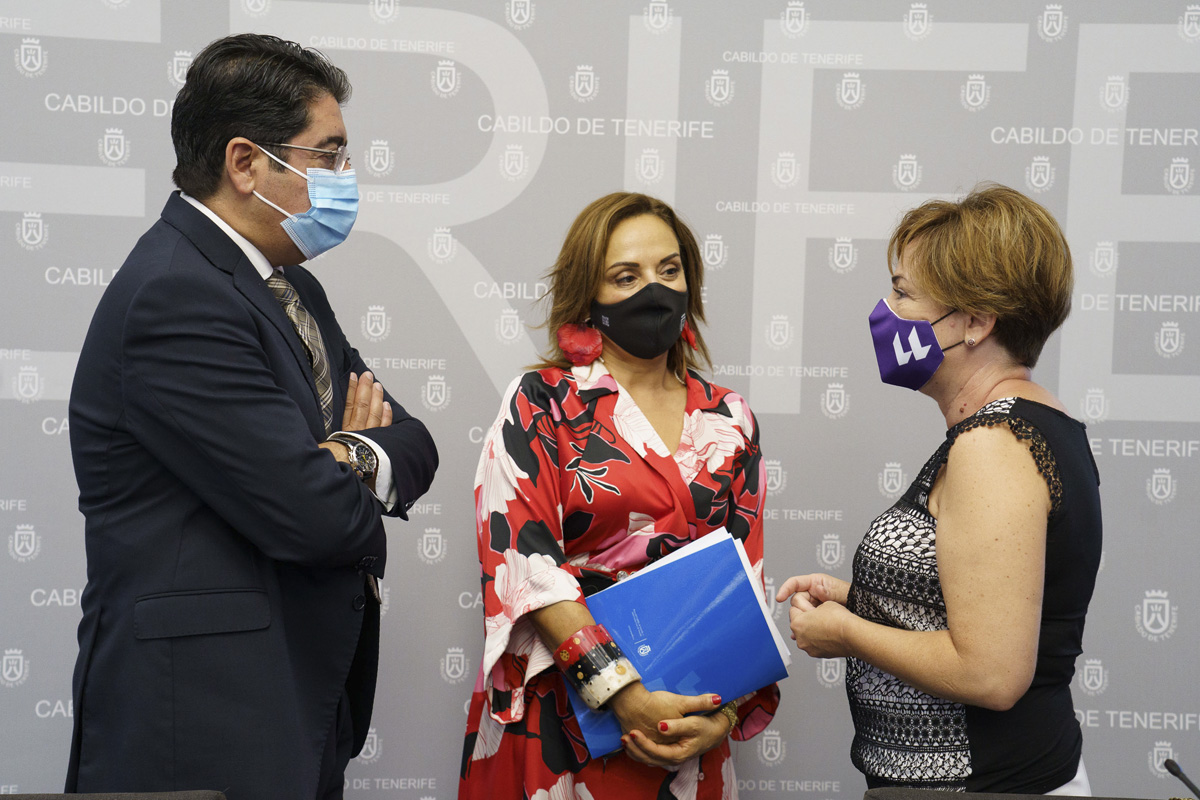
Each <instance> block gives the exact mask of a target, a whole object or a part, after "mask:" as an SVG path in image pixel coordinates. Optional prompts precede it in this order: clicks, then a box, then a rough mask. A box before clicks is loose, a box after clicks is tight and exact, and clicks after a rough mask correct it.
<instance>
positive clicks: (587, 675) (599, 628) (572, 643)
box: [554, 625, 641, 710]
mask: <svg viewBox="0 0 1200 800" xmlns="http://www.w3.org/2000/svg"><path fill="white" fill-rule="evenodd" d="M554 663H555V664H557V665H558V668H559V669H560V670H562V672H563V675H564V676H565V677H566V679H567V680H568V681H570V682H571V685H572V686H573V687H574V688H575V691H576V692H578V693H579V696H580V697H581V698H583V702H585V703H587V706H588V708H591V709H593V710H594V709H599V708H600V707H601V706H603V705H604V704H605V703H606V702H608V700H609V699H610V698H612V696H613V695H615V694H616V693H617V692H619V691H620V690H621V689H624V688H625V687H626V686H628V685H629V684H631V683H634V682H635V681H639V680H641V675H639V674H638V671H637V670H636V669H635V668H634V666H633V664H632V663H630V661H629V659H628V658H626V657H625V654H624V653H622V652H621V648H620V647H618V646H617V643H616V642H614V641H613V639H612V636H610V635H609V633H608V631H607V630H605V629H604V626H603V625H588V626H586V627H583V628H580V629H579V630H577V631H575V633H573V634H571V635H570V636H568V637H567V638H566V639H565V640H564V641H563V643H562V644H560V645H559V646H558V647H556V648H555V649H554Z"/></svg>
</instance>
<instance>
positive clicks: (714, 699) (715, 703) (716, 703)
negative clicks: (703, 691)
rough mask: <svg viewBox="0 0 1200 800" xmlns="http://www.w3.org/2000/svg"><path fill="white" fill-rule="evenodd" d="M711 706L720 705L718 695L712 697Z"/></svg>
mask: <svg viewBox="0 0 1200 800" xmlns="http://www.w3.org/2000/svg"><path fill="white" fill-rule="evenodd" d="M713 705H714V706H719V705H721V696H720V695H713Z"/></svg>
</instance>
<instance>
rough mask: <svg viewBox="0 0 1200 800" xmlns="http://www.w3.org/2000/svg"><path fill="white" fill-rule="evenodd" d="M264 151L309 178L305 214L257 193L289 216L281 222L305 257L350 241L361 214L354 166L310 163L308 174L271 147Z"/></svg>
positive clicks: (256, 193)
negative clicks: (336, 168)
mask: <svg viewBox="0 0 1200 800" xmlns="http://www.w3.org/2000/svg"><path fill="white" fill-rule="evenodd" d="M260 149H261V148H260ZM263 152H264V153H266V154H267V155H268V156H270V157H271V158H273V159H275V160H276V161H278V162H279V163H280V164H283V166H285V167H287V168H288V169H290V170H291V171H292V172H294V173H296V174H297V175H299V176H300V177H301V178H304V179H305V180H306V181H308V201H309V203H310V207H309V209H308V211H305V212H304V213H303V214H290V213H288V212H287V211H284V210H283V209H282V208H280V207H279V206H277V205H275V204H274V203H272V202H271V201H270V200H268V199H267V198H265V197H263V196H262V195H261V194H259V193H258V192H257V191H256V192H255V193H254V196H255V197H257V198H258V199H259V200H262V201H263V202H264V203H266V204H267V205H269V206H270V207H271V208H273V209H275V210H276V211H278V212H279V213H280V214H283V215H285V216H286V217H287V219H285V220H283V221H282V222H280V223H279V224H280V225H282V226H283V229H284V231H286V232H287V235H288V238H290V239H291V240H292V241H293V242H294V243H295V244H296V247H297V248H299V249H300V252H301V253H303V254H304V257H305V258H306V259H308V258H316V257H317V256H319V255H321V253H324V252H325V251H326V250H330V249H332V248H334V247H337V246H338V245H339V244H341V243H342V242H344V241H346V237H347V236H349V235H350V229H351V228H353V227H354V220H355V218H356V217H358V178H357V177H356V176H355V174H354V170H352V169H344V170H342V171H341V172H334V171H333V170H331V169H315V168H313V167H309V168H308V174H307V175H305V174H304V173H303V172H301V171H300V170H298V169H296V168H295V167H293V166H292V165H291V164H288V163H286V162H284V161H281V160H280V159H279V158H277V157H276V156H275V155H273V154H272V153H271V152H270V151H268V150H263Z"/></svg>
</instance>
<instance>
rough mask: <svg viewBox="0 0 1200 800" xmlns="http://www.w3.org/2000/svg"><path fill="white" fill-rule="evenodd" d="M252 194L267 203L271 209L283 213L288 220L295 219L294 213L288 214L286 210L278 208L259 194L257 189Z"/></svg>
mask: <svg viewBox="0 0 1200 800" xmlns="http://www.w3.org/2000/svg"><path fill="white" fill-rule="evenodd" d="M254 196H255V197H257V198H258V199H259V200H262V201H263V202H264V203H266V204H267V205H269V206H270V207H271V208H273V209H275V210H276V211H278V212H279V213H280V214H283V215H284V216H285V217H287V218H288V219H290V220H293V221H294V220H295V219H296V215H295V214H289V213H288V212H286V211H284V210H283V209H282V208H280V207H279V206H277V205H275V204H274V203H272V202H271V201H270V200H268V199H267V198H265V197H263V196H262V195H261V194H259V193H258V191H257V190H255V192H254Z"/></svg>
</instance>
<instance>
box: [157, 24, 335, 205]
mask: <svg viewBox="0 0 1200 800" xmlns="http://www.w3.org/2000/svg"><path fill="white" fill-rule="evenodd" d="M325 94H329V95H332V96H333V98H334V99H335V100H336V101H337V102H338V105H341V104H343V103H345V102H346V100H348V99H349V98H350V81H349V80H348V79H347V78H346V73H345V72H343V71H342V70H340V69H338V68H337V67H335V66H334V65H333V64H331V63H330V62H329V60H328V59H326V58H325V56H323V55H322V54H321V53H319V52H318V51H316V50H313V49H311V48H304V47H301V46H300V45H298V44H296V43H295V42H289V41H286V40H284V39H280V38H278V37H275V36H264V35H260V34H254V33H242V34H237V35H235V36H226V37H225V38H224V39H218V40H216V41H215V42H212V43H211V44H209V45H208V46H207V47H205V48H204V50H202V51H201V52H200V55H198V56H196V59H195V61H193V62H192V66H191V67H190V68H189V69H188V73H187V82H186V83H185V84H184V86H183V88H182V89H180V90H179V94H178V95H176V97H175V109H174V111H173V112H172V114H171V141H172V142H173V143H174V145H175V171H174V172H173V173H172V175H171V177H172V178H174V180H175V185H176V186H178V187H179V188H180V189H182V190H183V191H185V192H187V193H188V194H189V195H191V196H192V197H195V198H196V199H198V200H204V199H206V198H208V197H210V196H211V195H212V194H213V193H214V192H215V191H216V190H217V186H218V185H219V183H220V181H221V173H222V171H223V170H224V168H225V146H226V145H227V144H229V140H230V139H233V138H234V137H237V136H244V137H246V138H247V139H249V140H250V141H252V142H254V143H255V144H258V145H260V146H263V143H264V142H286V141H288V140H289V139H291V138H292V137H293V136H295V135H296V134H298V133H300V132H301V131H302V130H304V129H305V128H307V127H308V124H309V121H308V111H309V105H310V104H311V103H312V102H313V101H315V100H317V99H319V98H320V97H321V96H322V95H325ZM268 149H270V150H272V151H273V152H275V154H276V155H280V157H282V154H281V153H280V152H279V149H278V148H268ZM272 166H274V167H276V168H277V169H282V167H279V166H278V165H276V164H275V163H274V162H272Z"/></svg>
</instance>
